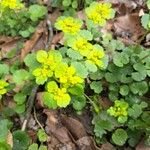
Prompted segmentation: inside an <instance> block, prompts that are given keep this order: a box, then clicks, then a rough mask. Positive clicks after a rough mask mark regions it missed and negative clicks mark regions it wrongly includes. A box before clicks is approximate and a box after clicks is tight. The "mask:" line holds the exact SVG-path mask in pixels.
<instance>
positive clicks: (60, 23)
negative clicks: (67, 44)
mask: <svg viewBox="0 0 150 150" xmlns="http://www.w3.org/2000/svg"><path fill="white" fill-rule="evenodd" d="M81 26H82V21H81V20H79V19H74V18H73V17H59V18H58V20H57V21H56V23H55V27H56V28H57V29H58V30H62V31H63V32H64V33H69V34H76V33H77V32H79V31H80V28H81Z"/></svg>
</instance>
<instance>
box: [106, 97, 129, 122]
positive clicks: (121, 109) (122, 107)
mask: <svg viewBox="0 0 150 150" xmlns="http://www.w3.org/2000/svg"><path fill="white" fill-rule="evenodd" d="M128 107H129V105H128V103H127V102H125V101H124V100H116V101H115V105H114V106H113V107H110V108H109V109H108V110H107V112H108V114H109V115H111V116H114V117H118V122H120V123H123V122H125V121H126V120H127V116H128V111H127V109H128Z"/></svg>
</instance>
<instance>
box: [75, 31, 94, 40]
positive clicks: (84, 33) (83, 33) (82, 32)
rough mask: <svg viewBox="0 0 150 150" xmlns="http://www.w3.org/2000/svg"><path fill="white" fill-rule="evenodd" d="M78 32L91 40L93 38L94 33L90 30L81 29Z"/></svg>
mask: <svg viewBox="0 0 150 150" xmlns="http://www.w3.org/2000/svg"><path fill="white" fill-rule="evenodd" d="M78 34H79V35H80V36H82V37H83V38H85V39H87V40H89V41H91V40H92V39H93V35H92V33H91V32H90V31H88V30H80V32H79V33H78Z"/></svg>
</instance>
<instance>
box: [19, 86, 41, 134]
mask: <svg viewBox="0 0 150 150" xmlns="http://www.w3.org/2000/svg"><path fill="white" fill-rule="evenodd" d="M37 89H38V85H36V86H35V87H34V88H33V89H32V91H31V95H30V96H29V98H28V109H27V112H26V116H25V119H24V122H23V125H22V128H21V130H22V131H25V129H26V126H27V122H28V120H29V118H30V114H31V111H32V107H33V105H34V99H35V95H36V92H37Z"/></svg>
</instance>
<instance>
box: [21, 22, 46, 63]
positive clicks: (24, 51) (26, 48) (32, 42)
mask: <svg viewBox="0 0 150 150" xmlns="http://www.w3.org/2000/svg"><path fill="white" fill-rule="evenodd" d="M44 32H45V22H40V24H39V25H38V27H37V29H36V31H35V33H34V34H33V36H32V37H31V39H30V40H27V41H26V43H25V45H24V48H23V49H22V50H21V60H22V61H23V60H24V58H25V56H26V55H27V54H28V53H29V52H30V51H31V50H32V49H34V47H35V45H36V44H37V42H38V41H39V39H40V38H41V37H42V35H43V33H44ZM38 47H39V46H38ZM41 47H42V46H41Z"/></svg>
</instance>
